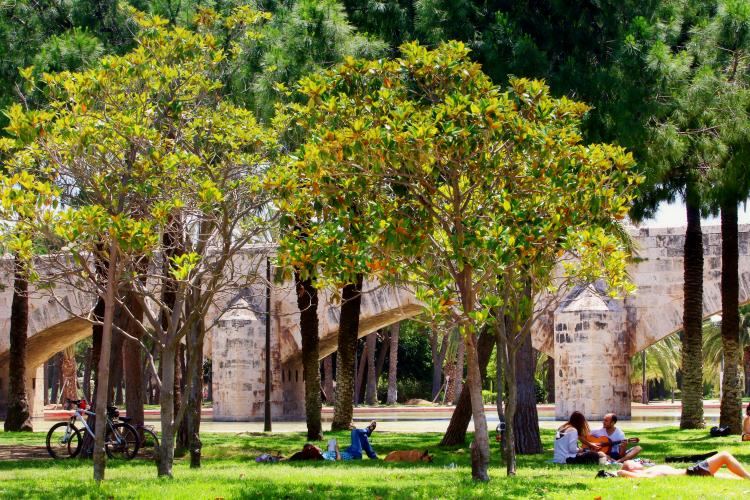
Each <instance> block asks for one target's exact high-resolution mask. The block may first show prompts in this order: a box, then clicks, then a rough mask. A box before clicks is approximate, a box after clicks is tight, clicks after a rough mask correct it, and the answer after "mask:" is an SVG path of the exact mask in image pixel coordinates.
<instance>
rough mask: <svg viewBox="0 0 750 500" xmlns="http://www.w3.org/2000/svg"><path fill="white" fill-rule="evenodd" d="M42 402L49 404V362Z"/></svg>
mask: <svg viewBox="0 0 750 500" xmlns="http://www.w3.org/2000/svg"><path fill="white" fill-rule="evenodd" d="M9 333H10V332H9ZM9 340H10V337H9ZM42 400H43V401H44V406H47V405H48V404H49V361H45V362H44V395H43V399H42Z"/></svg>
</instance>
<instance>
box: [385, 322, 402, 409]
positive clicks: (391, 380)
mask: <svg viewBox="0 0 750 500" xmlns="http://www.w3.org/2000/svg"><path fill="white" fill-rule="evenodd" d="M400 328H401V327H400V324H399V323H394V324H392V325H391V347H390V351H391V352H390V357H389V359H388V397H387V398H386V404H389V405H393V404H396V402H397V401H398V387H397V385H396V377H397V375H398V336H399V330H400Z"/></svg>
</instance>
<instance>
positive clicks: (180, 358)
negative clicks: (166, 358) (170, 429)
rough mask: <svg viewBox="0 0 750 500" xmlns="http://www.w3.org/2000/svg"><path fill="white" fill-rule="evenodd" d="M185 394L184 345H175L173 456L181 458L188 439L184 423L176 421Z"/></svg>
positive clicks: (185, 449)
mask: <svg viewBox="0 0 750 500" xmlns="http://www.w3.org/2000/svg"><path fill="white" fill-rule="evenodd" d="M184 393H185V345H184V344H182V343H181V342H178V343H177V347H176V349H175V360H174V415H175V422H174V432H175V452H174V454H175V456H177V457H183V456H185V453H187V445H188V438H187V434H186V433H185V426H184V425H182V424H183V423H184V422H182V421H179V420H177V415H179V414H180V410H182V407H183V405H184V404H185V402H184V401H183V394H184Z"/></svg>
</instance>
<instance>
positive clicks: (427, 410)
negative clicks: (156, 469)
mask: <svg viewBox="0 0 750 500" xmlns="http://www.w3.org/2000/svg"><path fill="white" fill-rule="evenodd" d="M485 411H486V412H487V420H488V424H489V426H490V429H491V430H492V429H494V427H495V426H496V425H497V422H498V418H497V410H496V408H495V406H494V405H493V406H485ZM537 411H538V412H539V426H540V427H541V428H542V429H555V428H557V427H559V426H560V425H562V422H560V421H556V420H555V419H554V414H555V407H554V405H537ZM704 412H705V416H706V423H707V424H708V425H709V426H711V425H715V423H716V422H718V416H719V402H718V401H713V400H708V401H705V402H704ZM145 413H146V420H147V424H150V425H154V427H155V428H156V429H157V430H158V429H159V428H160V424H159V420H158V419H159V411H158V410H146V412H145ZM452 413H453V407H452V406H398V407H386V406H378V407H361V406H360V407H357V408H355V409H354V420H355V422H357V423H360V422H369V421H370V420H373V419H375V420H377V421H378V430H380V431H387V432H445V430H446V429H447V428H448V423H449V421H450V417H451V414H452ZM69 414H70V412H66V411H62V410H45V418H44V420H35V421H34V430H35V431H38V432H41V431H44V432H46V431H47V430H48V429H49V428H50V427H52V425H54V423H55V422H58V421H60V420H64V419H65V418H67V417H66V415H69ZM632 414H633V418H632V420H630V421H620V423H619V425H620V427H622V428H623V429H624V430H626V431H627V430H638V429H644V428H651V427H662V426H669V425H672V426H674V425H678V423H679V418H680V402H679V401H677V402H675V403H670V402H655V403H651V404H648V405H643V404H639V403H633V405H632ZM212 415H213V412H212V410H211V408H204V409H203V422H202V423H201V431H203V432H227V433H240V432H263V422H214V421H213V419H212ZM332 416H333V408H330V407H324V408H323V421H324V426H323V427H324V429H325V428H326V427H327V425H326V423H327V422H330V421H331V418H332ZM598 424H599V422H592V426H593V427H598ZM305 430H306V427H305V422H304V421H294V422H282V421H276V422H273V431H274V432H304V431H305ZM469 430H473V424H469Z"/></svg>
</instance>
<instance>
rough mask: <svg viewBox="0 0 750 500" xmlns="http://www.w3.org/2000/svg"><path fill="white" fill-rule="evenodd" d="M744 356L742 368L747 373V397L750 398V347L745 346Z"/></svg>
mask: <svg viewBox="0 0 750 500" xmlns="http://www.w3.org/2000/svg"><path fill="white" fill-rule="evenodd" d="M742 354H743V355H742V360H743V361H742V366H743V368H744V371H745V396H748V397H750V345H746V346H745V348H744V349H743V353H742Z"/></svg>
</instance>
